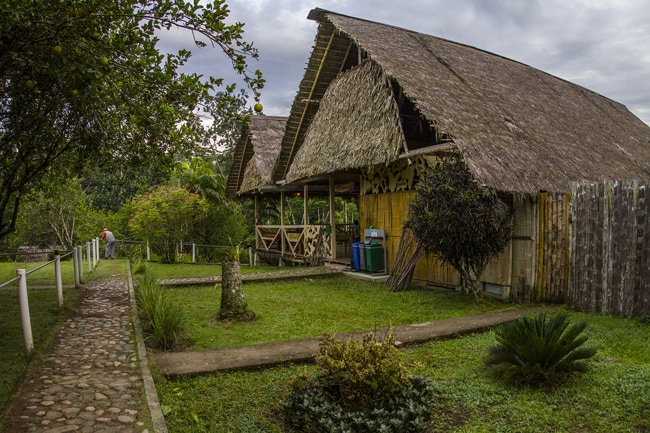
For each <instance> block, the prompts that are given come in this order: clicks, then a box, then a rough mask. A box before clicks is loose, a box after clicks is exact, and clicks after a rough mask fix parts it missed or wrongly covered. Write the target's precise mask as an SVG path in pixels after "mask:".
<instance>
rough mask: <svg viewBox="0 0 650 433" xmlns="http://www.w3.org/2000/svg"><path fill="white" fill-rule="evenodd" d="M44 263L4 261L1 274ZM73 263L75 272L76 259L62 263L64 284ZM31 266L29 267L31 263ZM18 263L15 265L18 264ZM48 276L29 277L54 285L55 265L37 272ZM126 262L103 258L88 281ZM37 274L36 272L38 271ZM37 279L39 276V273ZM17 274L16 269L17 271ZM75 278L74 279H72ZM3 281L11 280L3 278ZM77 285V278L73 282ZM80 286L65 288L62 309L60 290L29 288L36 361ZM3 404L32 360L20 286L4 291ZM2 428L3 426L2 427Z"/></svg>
mask: <svg viewBox="0 0 650 433" xmlns="http://www.w3.org/2000/svg"><path fill="white" fill-rule="evenodd" d="M41 264H42V263H0V275H5V274H8V273H10V272H11V271H12V270H13V269H16V268H21V267H23V266H24V267H25V269H33V268H34V267H36V266H38V265H41ZM68 264H69V273H70V275H72V262H63V263H62V266H61V268H62V269H61V270H62V277H63V284H64V285H65V284H68V282H67V280H66V277H65V275H66V273H67V272H68V271H67V270H66V269H67V268H68ZM28 265H29V266H28ZM14 266H15V267H14ZM40 272H42V273H43V275H47V274H48V272H51V274H52V276H51V281H50V280H49V279H48V278H49V277H44V276H43V277H42V278H41V279H37V280H36V281H38V282H35V281H34V280H33V279H32V278H31V277H32V276H31V275H30V276H28V277H27V278H28V287H29V285H41V284H47V285H52V286H53V285H54V269H53V267H52V265H48V266H47V267H45V268H43V269H41V270H39V271H37V273H40ZM125 272H126V262H124V261H120V260H115V261H107V260H105V261H101V262H100V263H99V265H98V267H97V269H96V270H95V271H94V272H92V273H91V274H86V280H87V281H90V280H92V279H94V278H100V277H103V276H107V275H110V274H113V273H125ZM35 274H36V273H35ZM35 274H33V275H34V277H33V278H34V279H36V275H35ZM14 275H15V271H14ZM12 278H13V277H12ZM72 279H73V278H72ZM2 281H3V282H4V281H7V280H5V279H2ZM70 284H73V281H72V282H70ZM79 293H80V292H79V290H77V289H69V288H64V289H63V300H64V308H63V309H62V310H59V308H58V301H57V298H56V292H55V290H52V289H35V290H29V289H28V299H29V310H30V313H31V314H30V315H31V324H32V334H33V340H34V347H35V354H34V355H33V357H32V360H33V359H35V358H36V357H38V356H39V355H40V353H41V351H42V349H43V348H44V347H46V346H47V345H48V344H49V343H50V342H51V340H52V337H53V336H54V334H55V332H56V330H57V328H58V326H57V325H58V324H59V323H60V321H62V320H63V319H65V318H66V317H67V314H68V313H69V312H70V310H71V308H72V307H73V304H74V302H75V300H76V299H77V297H78V295H79ZM0 336H2V337H1V339H0V407H2V406H3V405H4V404H5V403H6V401H7V400H8V399H9V397H10V396H11V393H12V391H13V389H14V387H15V386H16V384H17V383H19V381H20V379H21V378H22V377H23V376H24V374H25V372H26V370H27V368H28V367H29V365H30V362H31V360H30V359H29V358H28V357H27V356H26V353H25V352H26V351H25V342H24V337H23V331H22V322H21V319H20V307H19V303H18V291H17V290H16V288H15V287H14V288H11V287H9V288H5V289H2V290H0ZM0 430H1V426H0Z"/></svg>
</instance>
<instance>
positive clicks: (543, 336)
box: [486, 312, 596, 385]
mask: <svg viewBox="0 0 650 433" xmlns="http://www.w3.org/2000/svg"><path fill="white" fill-rule="evenodd" d="M586 327H587V322H585V321H582V322H579V323H576V324H570V323H569V320H568V317H567V314H566V313H560V314H557V315H556V316H554V317H551V318H549V319H548V320H547V319H546V312H543V313H540V314H539V315H538V316H537V317H524V318H521V319H519V320H517V321H516V322H513V323H510V324H507V325H504V326H502V327H501V328H499V329H498V330H497V331H496V339H497V342H498V344H497V345H495V346H493V347H491V348H490V349H489V353H488V356H487V359H486V363H487V364H488V365H491V366H497V367H498V369H499V370H500V372H501V373H504V375H505V376H506V377H507V378H509V379H512V380H516V381H519V382H521V383H525V384H531V385H532V384H543V383H548V382H550V381H552V380H554V379H556V378H557V377H558V375H559V374H562V373H572V372H585V371H586V370H587V364H586V363H585V362H584V360H586V359H588V358H591V357H592V356H594V355H595V354H596V349H594V348H590V347H582V345H583V344H584V343H585V342H586V341H587V338H588V337H586V336H584V335H580V334H582V331H584V330H585V328H586Z"/></svg>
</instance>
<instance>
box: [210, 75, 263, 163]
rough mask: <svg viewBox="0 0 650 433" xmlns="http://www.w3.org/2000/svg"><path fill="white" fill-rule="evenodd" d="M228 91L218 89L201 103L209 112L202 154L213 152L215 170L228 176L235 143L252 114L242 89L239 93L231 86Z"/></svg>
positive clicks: (211, 153)
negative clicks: (216, 168)
mask: <svg viewBox="0 0 650 433" xmlns="http://www.w3.org/2000/svg"><path fill="white" fill-rule="evenodd" d="M228 90H229V91H226V92H217V93H216V94H215V95H214V97H213V98H210V99H209V100H208V101H206V103H205V104H204V106H203V109H204V111H205V112H206V113H208V114H209V115H210V118H211V122H210V125H209V127H208V128H207V129H206V133H205V136H204V139H203V155H202V156H206V155H207V154H210V155H216V161H215V163H216V165H217V167H218V170H217V171H218V172H219V173H220V174H221V175H223V176H227V175H228V173H229V172H230V166H231V165H232V162H233V156H234V153H235V146H236V144H237V141H238V140H239V137H240V135H241V130H242V126H243V125H244V123H245V122H246V121H247V120H248V118H249V117H250V116H251V115H252V114H253V113H252V110H251V109H250V107H247V106H246V103H247V95H246V92H245V91H244V89H240V91H239V93H235V92H234V90H235V89H234V88H233V87H228Z"/></svg>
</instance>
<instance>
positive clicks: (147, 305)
mask: <svg viewBox="0 0 650 433" xmlns="http://www.w3.org/2000/svg"><path fill="white" fill-rule="evenodd" d="M135 294H136V302H137V304H138V314H139V316H140V319H141V320H142V330H143V332H144V334H145V339H146V340H147V341H148V342H149V343H150V344H151V345H152V346H153V347H155V348H159V349H162V350H169V349H172V348H174V347H175V346H177V345H178V344H179V343H180V341H181V340H182V335H183V330H184V328H185V326H186V324H187V322H188V319H187V315H186V313H185V309H184V308H183V306H182V305H181V304H179V303H178V302H176V301H175V300H174V299H173V298H172V297H171V296H169V295H168V293H167V292H166V291H165V289H164V288H163V287H162V286H161V285H160V284H158V282H157V278H156V277H155V275H154V274H152V273H151V272H147V271H145V272H144V273H143V274H142V275H141V276H140V278H138V284H137V286H136V291H135Z"/></svg>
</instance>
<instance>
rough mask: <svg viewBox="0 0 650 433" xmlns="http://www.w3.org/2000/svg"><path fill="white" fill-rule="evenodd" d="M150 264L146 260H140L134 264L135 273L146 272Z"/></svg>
mask: <svg viewBox="0 0 650 433" xmlns="http://www.w3.org/2000/svg"><path fill="white" fill-rule="evenodd" d="M148 266H149V265H148V263H147V262H146V261H143V260H138V261H137V262H135V263H134V265H133V273H134V274H137V275H140V274H144V273H145V272H146V271H147V268H148Z"/></svg>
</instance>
